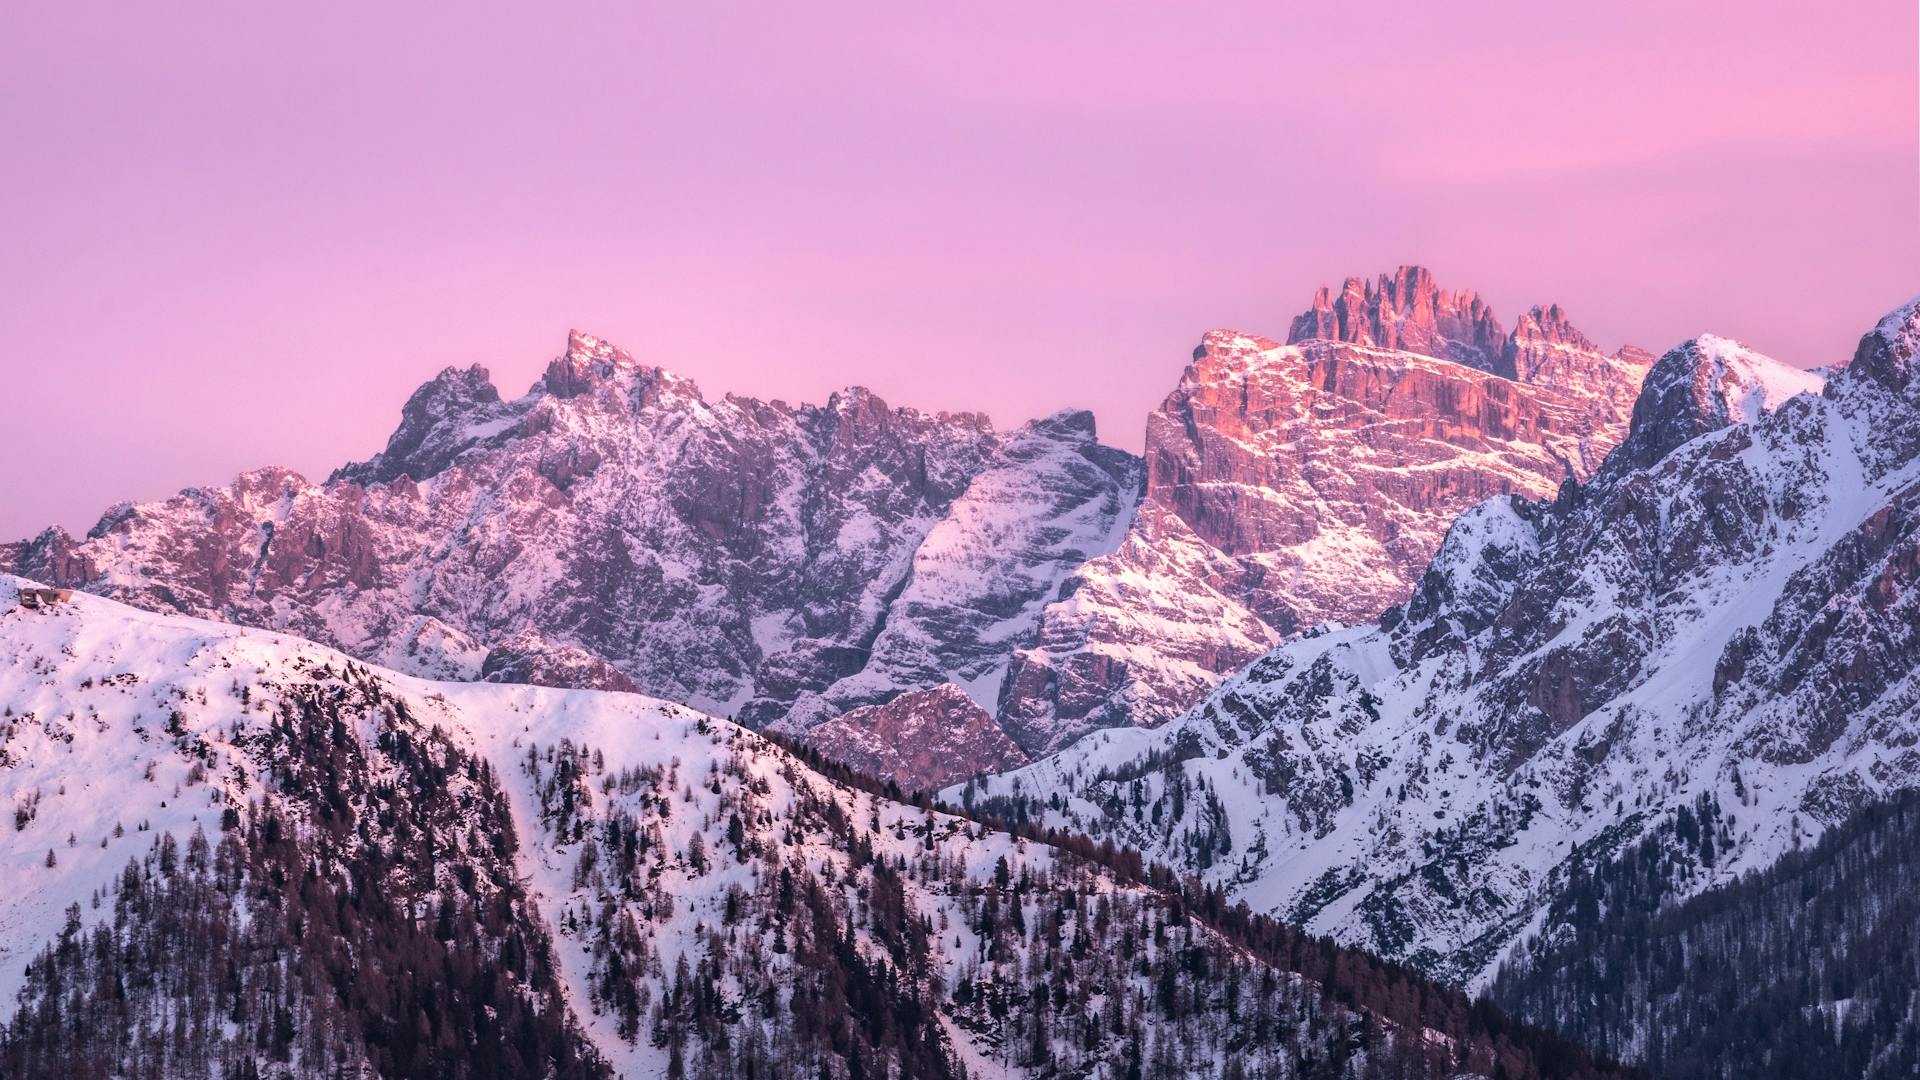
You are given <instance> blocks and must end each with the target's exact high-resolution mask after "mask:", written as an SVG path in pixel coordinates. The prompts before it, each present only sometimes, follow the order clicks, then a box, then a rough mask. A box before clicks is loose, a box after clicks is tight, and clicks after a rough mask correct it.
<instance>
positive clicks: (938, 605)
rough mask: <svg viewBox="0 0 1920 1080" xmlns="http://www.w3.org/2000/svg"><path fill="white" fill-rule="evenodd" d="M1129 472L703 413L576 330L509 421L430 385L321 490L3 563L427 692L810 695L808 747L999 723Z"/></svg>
mask: <svg viewBox="0 0 1920 1080" xmlns="http://www.w3.org/2000/svg"><path fill="white" fill-rule="evenodd" d="M1138 475H1139V466H1138V463H1137V460H1136V459H1133V458H1131V457H1130V456H1129V455H1126V454H1123V453H1120V452H1117V451H1113V450H1110V449H1107V448H1104V447H1101V446H1100V445H1099V444H1098V442H1097V441H1096V439H1095V436H1094V429H1093V423H1092V418H1091V417H1090V416H1089V415H1087V414H1085V413H1068V414H1062V415H1061V416H1058V417H1054V418H1051V419H1049V420H1046V421H1041V422H1037V423H1035V424H1033V425H1030V426H1029V427H1027V428H1025V429H1021V430H1017V431H1012V432H998V431H995V430H994V429H993V428H992V426H991V425H990V424H989V423H988V421H987V420H986V419H985V418H984V417H980V416H976V415H968V414H946V413H939V414H929V413H922V412H918V411H915V410H912V409H897V408H893V407H891V406H889V405H887V404H886V403H885V402H883V401H881V400H880V399H879V398H877V397H875V396H874V395H873V394H871V393H869V392H867V391H865V390H861V389H857V388H856V389H852V390H848V391H845V392H843V393H839V394H836V395H834V396H833V397H832V398H831V399H829V401H828V402H827V403H826V404H825V405H824V406H798V407H794V406H789V405H787V404H785V403H782V402H778V401H773V402H764V401H758V400H754V399H751V398H740V397H731V396H730V397H726V398H723V399H720V400H718V401H709V400H707V399H706V398H705V397H703V396H702V395H701V393H700V391H699V389H698V388H697V387H696V386H694V384H692V383H691V382H688V381H687V380H685V379H682V378H679V377H677V376H675V375H674V374H672V373H671V372H669V371H666V370H664V369H661V368H658V367H652V366H648V365H644V364H641V363H639V362H638V361H636V360H634V358H633V357H631V356H630V355H628V354H627V353H626V352H624V351H622V350H620V349H618V348H616V347H614V346H612V345H610V344H608V343H606V342H604V341H600V340H598V339H596V338H593V337H590V336H588V335H585V334H581V333H578V332H575V333H573V334H571V335H570V336H569V338H568V341H567V348H566V351H565V352H564V353H563V354H562V355H561V356H559V357H557V358H556V359H555V360H554V361H553V362H552V363H551V364H550V365H549V366H548V368H547V371H546V374H545V376H544V377H543V378H542V379H541V380H540V381H539V382H538V383H536V384H535V385H534V387H533V388H532V389H531V390H530V391H529V392H528V393H527V394H525V395H523V396H522V397H520V398H517V399H514V400H511V401H506V400H502V398H501V397H500V395H499V394H498V392H497V391H495V390H494V388H493V387H492V385H491V383H490V382H489V381H488V378H487V375H486V372H485V371H484V370H483V369H480V368H468V369H465V370H457V369H449V370H448V371H446V372H443V373H442V374H441V375H440V376H438V377H437V378H435V379H434V380H433V381H431V382H429V383H428V384H427V385H425V386H423V387H422V388H421V389H420V390H419V391H418V392H417V393H415V394H414V396H413V397H412V399H411V400H409V401H408V403H407V406H406V408H405V410H404V411H403V415H402V421H401V424H400V426H399V428H398V429H397V430H396V431H395V432H394V435H393V437H392V439H391V440H390V441H389V442H388V445H387V447H386V449H385V450H384V451H383V452H381V453H380V454H378V455H376V456H375V457H373V458H372V459H371V460H368V461H366V462H362V463H358V464H354V465H348V466H346V467H344V468H342V469H340V470H338V471H337V472H336V473H335V474H334V476H333V477H332V478H330V479H329V480H328V481H326V482H325V483H313V482H310V481H308V480H306V479H304V478H302V477H300V476H298V475H296V474H294V473H292V472H289V471H287V470H284V469H262V470H257V471H255V472H250V473H247V474H244V475H242V476H241V477H239V478H238V479H237V480H236V481H235V482H234V483H233V484H232V485H230V486H228V487H224V488H199V489H192V490H189V491H185V492H182V493H181V494H180V495H178V496H176V497H174V498H172V499H169V500H166V501H164V502H159V503H151V504H144V505H139V506H131V505H129V506H122V507H118V508H116V509H115V510H113V511H111V512H109V513H108V514H107V515H106V516H105V517H103V518H102V519H101V521H100V523H99V524H98V525H97V526H96V527H95V528H94V529H93V530H91V531H90V532H89V533H88V535H87V536H86V537H84V538H79V539H76V538H73V537H70V536H67V535H66V534H64V533H63V532H61V531H59V530H49V531H48V532H46V533H44V534H42V535H41V536H40V537H38V538H36V539H34V540H32V541H28V542H25V543H20V544H14V545H9V546H8V547H6V548H4V549H0V564H4V565H6V566H8V567H11V568H15V569H19V570H22V571H25V572H27V573H32V574H36V575H39V576H40V577H42V578H45V579H47V580H51V581H58V582H61V583H63V584H67V585H73V586H78V587H80V588H83V589H87V590H89V591H93V592H98V593H102V594H105V595H109V596H113V597H115V598H119V599H122V600H126V601H128V602H131V603H135V604H138V605H140V606H143V607H148V608H153V609H158V610H170V611H178V612H183V613H186V614H191V615H197V616H203V617H210V618H217V619H224V620H230V621H234V622H240V623H245V624H249V625H255V626H264V627H270V628H274V629H282V630H287V631H290V632H294V633H297V634H300V635H303V636H306V637H309V638H312V639H314V640H318V641H321V642H325V643H327V644H330V645H335V646H338V647H340V648H342V649H345V650H348V651H350V652H352V653H354V654H355V655H358V656H362V657H367V658H370V659H375V660H378V661H380V662H383V663H388V664H392V665H394V666H396V667H399V668H402V669H403V670H407V671H412V672H418V673H421V674H426V675H431V676H434V677H440V678H474V677H476V676H479V675H482V674H484V675H486V676H487V677H488V678H491V679H496V680H500V679H504V680H510V681H532V682H554V681H569V680H572V681H576V682H577V683H578V684H579V685H587V686H595V687H606V688H616V689H636V688H637V689H643V690H646V691H648V692H651V693H653V694H657V695H661V696H666V697H670V698H673V699H676V700H680V701H686V702H690V703H694V704H697V705H700V706H703V707H705V708H708V709H712V710H716V711H721V712H727V713H739V714H741V715H742V717H743V718H745V719H749V720H751V721H753V722H756V723H772V722H775V721H778V720H781V719H782V718H783V717H785V716H786V715H787V713H788V712H789V711H790V710H792V709H793V707H794V705H795V703H796V702H799V703H802V704H804V705H805V706H806V710H805V717H804V718H800V717H796V718H795V720H794V723H793V726H794V727H796V728H802V727H805V726H809V725H811V724H812V723H817V722H818V721H820V720H823V719H827V718H829V717H831V716H833V715H838V713H840V712H843V711H846V710H847V709H850V708H853V707H855V706H857V705H861V704H870V703H878V702H882V701H885V700H887V699H889V698H890V697H891V696H892V695H894V694H897V693H899V692H901V691H902V690H906V689H915V688H920V687H925V686H934V685H939V684H941V683H944V682H947V681H950V680H951V681H959V682H961V683H963V684H966V685H970V686H973V687H974V688H975V690H976V692H978V693H981V694H982V695H983V697H984V699H985V700H986V701H989V702H991V701H992V700H993V695H994V693H995V692H996V690H997V681H998V672H999V670H1001V669H1002V668H1003V667H1004V664H1005V657H1006V654H1007V653H1008V652H1009V651H1010V650H1011V648H1012V646H1013V644H1014V643H1017V642H1019V641H1021V640H1022V638H1023V635H1030V633H1031V624H1032V623H1033V622H1034V621H1037V619H1038V615H1039V608H1040V606H1041V604H1042V603H1043V602H1044V601H1045V600H1046V599H1049V598H1051V597H1052V596H1053V595H1055V593H1056V591H1057V586H1058V581H1059V579H1060V578H1061V577H1063V576H1065V574H1066V573H1068V572H1069V571H1070V570H1071V569H1073V568H1074V567H1076V566H1078V565H1079V564H1080V563H1081V562H1083V561H1085V560H1086V559H1087V558H1088V557H1091V556H1093V555H1097V554H1101V553H1103V552H1104V551H1106V550H1110V549H1111V547H1112V544H1113V543H1114V540H1115V538H1117V536H1118V534H1119V532H1120V531H1121V529H1122V528H1123V526H1124V523H1125V521H1126V520H1127V518H1128V517H1129V516H1130V515H1131V513H1132V509H1133V506H1134V503H1135V501H1136V499H1137V495H1138V489H1139V480H1138Z"/></svg>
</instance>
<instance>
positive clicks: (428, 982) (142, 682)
mask: <svg viewBox="0 0 1920 1080" xmlns="http://www.w3.org/2000/svg"><path fill="white" fill-rule="evenodd" d="M21 584H22V583H21V582H20V581H19V580H18V579H13V578H0V594H4V595H0V706H3V707H4V716H5V723H4V727H3V728H0V754H3V755H4V768H0V800H4V801H5V802H6V803H8V804H10V805H12V806H13V807H14V808H15V810H16V814H15V819H14V827H13V828H12V829H11V830H8V831H3V832H0V872H4V874H5V875H6V878H7V880H9V881H11V882H13V883H14V884H13V885H12V886H11V887H8V888H5V889H0V979H4V982H0V992H3V993H6V994H7V995H8V996H9V997H13V996H14V995H16V994H18V995H19V1000H20V1001H21V1003H22V1010H21V1011H20V1012H19V1013H18V1014H17V1015H16V1016H15V1017H14V1018H13V1020H12V1021H11V1022H10V1023H9V1024H8V1025H7V1026H5V1027H4V1028H0V1066H4V1067H5V1068H6V1070H7V1071H8V1072H9V1075H20V1076H38V1075H71V1074H73V1073H75V1072H79V1073H82V1074H99V1075H130V1074H133V1073H135V1072H138V1074H140V1075H152V1076H165V1077H174V1076H187V1075H194V1076H206V1075H210V1074H211V1075H253V1073H252V1072H249V1071H248V1070H249V1069H252V1070H256V1071H260V1072H261V1073H262V1074H263V1075H265V1074H272V1075H295V1076H326V1075H332V1074H333V1070H335V1069H336V1068H338V1069H340V1070H341V1071H342V1072H343V1073H345V1074H349V1075H356V1074H357V1075H367V1074H375V1075H382V1076H409V1077H411V1076H438V1075H446V1076H454V1075H500V1076H526V1075H554V1076H606V1075H610V1074H611V1075H620V1076H626V1077H632V1078H636V1080H637V1078H640V1077H653V1076H663V1075H665V1076H674V1075H685V1076H697V1077H708V1076H711V1077H722V1076H724V1077H736V1076H742V1075H747V1076H798V1075H805V1076H829V1075H830V1076H834V1077H846V1076H857V1075H866V1076H879V1075H912V1076H932V1077H940V1076H961V1075H966V1076H973V1077H987V1076H1027V1075H1037V1074H1045V1075H1084V1076H1115V1077H1117V1076H1121V1075H1127V1074H1129V1073H1130V1072H1131V1071H1132V1070H1133V1069H1135V1068H1145V1069H1148V1070H1154V1071H1158V1072H1161V1073H1166V1074H1168V1075H1188V1076H1215V1075H1219V1076H1246V1075H1258V1076H1276V1077H1285V1076H1294V1075H1301V1074H1303V1073H1304V1072H1305V1071H1307V1070H1311V1069H1324V1070H1330V1071H1329V1072H1325V1073H1324V1074H1325V1075H1340V1076H1358V1075H1360V1074H1361V1072H1362V1071H1363V1070H1365V1069H1366V1068H1368V1067H1382V1068H1387V1069H1389V1070H1391V1069H1396V1068H1405V1069H1406V1070H1408V1072H1407V1073H1406V1074H1407V1075H1441V1074H1443V1073H1445V1074H1449V1075H1450V1074H1451V1072H1452V1071H1453V1070H1454V1069H1455V1068H1456V1067H1457V1065H1458V1064H1460V1063H1463V1062H1464V1063H1465V1064H1466V1065H1467V1066H1468V1067H1469V1068H1471V1069H1474V1070H1477V1071H1480V1072H1483V1073H1487V1074H1491V1073H1492V1072H1494V1071H1495V1070H1496V1069H1506V1070H1509V1071H1513V1070H1525V1069H1526V1068H1528V1067H1530V1066H1531V1065H1532V1064H1534V1058H1535V1055H1536V1054H1537V1053H1540V1052H1542V1051H1547V1052H1550V1053H1549V1054H1548V1057H1549V1058H1550V1059H1551V1061H1552V1062H1555V1063H1556V1064H1555V1065H1554V1068H1555V1069H1557V1070H1559V1071H1558V1073H1557V1074H1558V1075H1566V1076H1582V1075H1596V1073H1595V1072H1594V1071H1593V1070H1591V1069H1589V1068H1588V1067H1586V1066H1585V1065H1584V1064H1582V1060H1581V1058H1580V1056H1579V1055H1578V1054H1573V1053H1569V1052H1568V1050H1567V1048H1565V1047H1563V1046H1555V1045H1553V1044H1551V1042H1550V1041H1541V1040H1540V1038H1539V1037H1538V1036H1537V1035H1535V1034H1533V1033H1530V1032H1527V1031H1524V1030H1520V1029H1512V1028H1505V1029H1490V1028H1488V1027H1487V1026H1485V1020H1486V1018H1485V1017H1484V1016H1483V1015H1481V1014H1478V1013H1476V1012H1474V1011H1473V1010H1470V1009H1468V1008H1467V1007H1466V1002H1465V1000H1464V998H1460V997H1458V996H1450V995H1448V994H1446V993H1444V992H1441V991H1438V990H1436V989H1434V988H1431V987H1425V988H1420V989H1419V991H1418V992H1415V993H1408V992H1407V990H1408V988H1407V987H1406V985H1405V981H1404V978H1403V977H1401V976H1398V975H1394V974H1392V973H1389V972H1386V971H1385V970H1383V969H1380V968H1378V966H1377V965H1374V964H1373V963H1372V962H1371V961H1369V960H1368V959H1367V958H1365V957H1360V956H1354V955H1348V954H1345V953H1341V952H1339V951H1338V950H1333V949H1331V948H1330V947H1328V946H1325V945H1323V944H1320V943H1316V942H1313V941H1311V940H1308V939H1305V938H1302V937H1299V936H1298V935H1294V934H1292V933H1290V932H1288V931H1285V930H1284V929H1282V928H1280V927H1278V926H1276V925H1273V924H1268V923H1262V922H1259V921H1257V920H1249V919H1247V918H1246V917H1245V916H1244V915H1242V914H1237V913H1234V912H1231V911H1228V910H1227V909H1226V908H1225V907H1224V906H1223V905H1221V904H1220V903H1219V898H1218V896H1217V895H1211V896H1210V895H1207V894H1203V893H1199V892H1180V893H1170V892H1167V891H1163V890H1162V889H1160V888H1156V887H1153V886H1149V885H1146V884H1141V883H1139V881H1138V863H1137V862H1133V863H1129V862H1128V861H1127V860H1126V859H1125V858H1123V857H1120V856H1117V855H1115V854H1114V853H1112V852H1111V851H1110V850H1109V851H1107V852H1101V851H1098V850H1096V849H1095V848H1093V847H1092V845H1090V844H1084V845H1080V846H1079V847H1078V848H1077V850H1079V851H1080V852H1082V853H1083V854H1070V853H1068V852H1067V851H1066V850H1063V849H1062V848H1059V847H1055V846H1050V845H1049V844H1046V843H1042V842H1039V840H1037V839H1022V838H1020V837H1017V836H1014V835H1010V834H1008V833H1005V832H997V831H994V830H991V829H988V828H986V827H983V826H982V825H980V824H977V823H975V822H973V821H969V820H967V819H964V818H960V817H956V816H953V815H950V814H946V813H939V812H935V811H933V810H931V809H930V808H928V807H925V806H914V805H907V804H903V803H898V802H893V801H890V800H888V799H886V798H883V797H881V796H879V795H878V794H876V793H874V792H872V791H869V790H863V789H861V788H860V787H857V786H853V785H850V784H849V783H848V782H847V781H846V779H845V778H844V777H840V776H834V775H828V774H823V773H822V772H820V771H818V770H817V769H816V768H815V767H814V766H813V765H812V764H810V763H809V761H808V760H804V759H802V758H801V757H797V756H795V754H793V753H791V752H789V751H787V750H784V749H782V748H781V747H779V746H777V745H774V744H772V743H769V742H767V741H766V740H765V739H764V738H762V737H761V736H758V735H755V734H753V733H751V732H749V731H747V730H746V729H744V728H741V727H738V726H736V725H734V724H731V723H728V722H726V721H723V720H717V719H714V718H711V717H707V716H705V715H702V714H699V713H696V712H694V711H692V710H690V709H687V708H685V707H682V706H678V705H672V704H668V703H663V702H660V701H657V700H654V699H650V698H646V697H642V696H640V695H636V694H630V693H602V692H593V691H579V690H561V689H553V688H547V687H539V686H530V685H498V684H489V683H464V684H462V683H436V682H429V681H424V680H420V679H417V678H413V677H409V676H403V675H399V674H396V673H393V672H388V671H383V670H381V669H377V668H371V667H367V666H364V665H361V664H358V663H355V662H353V661H352V660H350V659H348V658H347V657H345V656H343V655H341V654H339V653H336V652H333V651H331V650H328V649H325V648H323V647H320V646H317V645H313V644H310V643H307V642H304V641H301V640H298V639H295V638H291V637H287V636H284V635H281V634H279V633H275V632H268V631H260V630H248V629H245V628H238V627H233V626H230V625H224V624H217V623H210V622H201V621H196V620H192V619H187V618H183V617H179V616H167V615H158V614H152V613H147V612H143V611H138V610H135V609H132V608H128V607H125V606H122V605H119V604H117V603H114V602H111V601H107V600H103V599H99V598H96V597H91V596H87V595H85V594H79V595H76V596H74V597H73V599H72V600H70V601H68V602H65V603H56V604H52V605H50V606H46V607H42V608H39V609H29V608H24V607H16V606H15V604H14V603H13V600H14V593H15V590H16V589H17V588H18V587H19V586H20V585H21ZM1103 860H1104V862H1103ZM1162 880H1164V879H1162ZM1167 884H1169V885H1170V883H1167ZM1302 971H1310V972H1312V973H1314V977H1315V978H1319V979H1326V980H1330V982H1329V984H1328V985H1329V993H1328V994H1323V993H1322V992H1321V989H1320V987H1318V986H1315V985H1314V984H1313V983H1312V982H1310V981H1308V980H1307V979H1305V978H1303V976H1302V975H1301V974H1300V972H1302ZM1343 1002H1351V1003H1355V1004H1359V1005H1362V1006H1366V1007H1367V1008H1369V1009H1371V1008H1372V1004H1371V1003H1373V1002H1378V1008H1379V1011H1378V1012H1377V1013H1376V1012H1368V1013H1366V1014H1365V1015H1363V1014H1361V1013H1356V1012H1354V1011H1353V1008H1352V1007H1351V1006H1350V1005H1348V1004H1343ZM63 1018H74V1019H77V1020H83V1022H80V1023H77V1024H69V1023H66V1022H65V1021H64V1019H63ZM153 1032H163V1033H168V1034H167V1035H166V1036H165V1037H158V1038H150V1037H149V1036H150V1034H151V1033H153ZM1322 1074H1323V1073H1315V1075H1322Z"/></svg>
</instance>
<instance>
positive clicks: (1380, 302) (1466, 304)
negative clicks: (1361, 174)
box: [1287, 266, 1510, 375]
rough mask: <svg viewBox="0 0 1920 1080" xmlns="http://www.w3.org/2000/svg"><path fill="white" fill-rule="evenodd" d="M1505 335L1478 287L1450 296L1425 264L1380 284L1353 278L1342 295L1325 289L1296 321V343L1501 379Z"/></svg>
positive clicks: (1383, 279)
mask: <svg viewBox="0 0 1920 1080" xmlns="http://www.w3.org/2000/svg"><path fill="white" fill-rule="evenodd" d="M1504 338H1505V333H1504V331H1502V329H1501V327H1500V320H1499V319H1498V318H1496V317H1495V316H1494V313H1493V308H1492V307H1491V306H1490V305H1488V304H1487V302H1486V301H1485V300H1483V299H1481V297H1480V295H1479V294H1478V293H1475V292H1473V291H1472V290H1470V289H1463V290H1458V291H1455V290H1443V289H1441V288H1439V287H1438V286H1437V285H1435V284H1434V280H1433V273H1432V272H1431V271H1429V270H1428V269H1427V268H1426V267H1424V266H1402V267H1400V268H1399V269H1397V270H1395V271H1394V272H1393V273H1391V274H1381V275H1380V276H1379V277H1378V278H1377V279H1376V280H1374V281H1373V282H1371V283H1369V282H1364V281H1362V280H1361V279H1360V278H1348V279H1347V280H1346V282H1345V283H1344V284H1343V285H1342V286H1341V289H1340V295H1339V296H1338V297H1335V296H1334V295H1333V293H1332V291H1331V290H1329V289H1327V288H1326V287H1325V286H1322V287H1321V288H1320V289H1319V290H1317V291H1316V292H1315V293H1314V295H1313V306H1312V307H1311V308H1310V309H1308V311H1307V312H1306V313H1305V314H1303V315H1301V316H1299V317H1298V318H1296V319H1294V320H1293V328H1292V331H1291V332H1290V333H1289V334H1288V336H1287V342H1288V344H1297V343H1299V342H1303V341H1311V340H1316V339H1321V340H1331V341H1347V342H1352V343H1354V344H1357V345H1371V346H1374V347H1376V348H1381V349H1399V350H1403V351H1405V352H1415V353H1422V354H1424V355H1427V356H1437V357H1440V358H1442V359H1446V360H1452V361H1455V362H1456V363H1461V364H1466V365H1468V366H1469V367H1476V368H1479V369H1480V370H1482V371H1491V372H1494V373H1495V374H1502V375H1505V374H1510V373H1509V372H1505V371H1501V370H1500V367H1499V365H1500V359H1501V347H1502V342H1503V340H1504Z"/></svg>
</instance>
